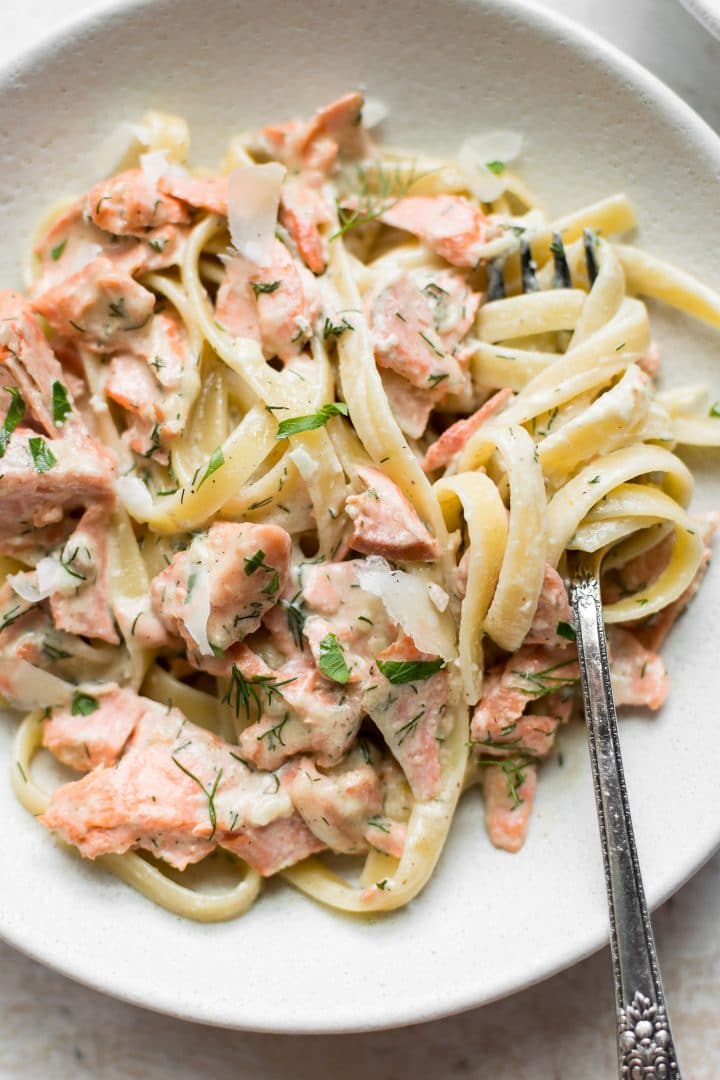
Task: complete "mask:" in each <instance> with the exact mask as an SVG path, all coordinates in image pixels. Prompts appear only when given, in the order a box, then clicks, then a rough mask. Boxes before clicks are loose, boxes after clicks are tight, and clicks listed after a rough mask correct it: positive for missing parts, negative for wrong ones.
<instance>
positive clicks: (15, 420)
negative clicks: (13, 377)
mask: <svg viewBox="0 0 720 1080" xmlns="http://www.w3.org/2000/svg"><path fill="white" fill-rule="evenodd" d="M3 390H6V391H7V392H8V394H9V395H10V404H9V405H8V411H7V414H6V416H5V419H4V420H3V426H2V427H1V428H0V457H4V456H5V451H6V450H7V444H8V443H9V442H10V436H11V435H12V433H13V431H14V430H15V428H16V427H17V426H18V424H19V423H20V421H21V420H22V418H23V416H24V415H25V399H24V398H23V396H22V394H21V393H20V391H19V390H18V388H17V387H16V386H3Z"/></svg>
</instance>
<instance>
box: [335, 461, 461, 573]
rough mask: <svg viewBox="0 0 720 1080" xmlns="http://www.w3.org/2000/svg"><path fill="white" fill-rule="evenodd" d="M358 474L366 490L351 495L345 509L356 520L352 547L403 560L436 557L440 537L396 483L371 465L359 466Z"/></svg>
mask: <svg viewBox="0 0 720 1080" xmlns="http://www.w3.org/2000/svg"><path fill="white" fill-rule="evenodd" d="M355 475H356V476H357V478H358V479H359V480H360V481H361V482H362V483H363V484H364V485H365V491H363V492H362V494H360V495H350V496H349V497H348V498H347V500H346V502H345V512H346V513H347V515H348V517H349V518H351V520H352V523H353V531H352V534H351V536H350V547H351V548H353V549H354V550H355V551H362V552H364V554H366V555H381V556H383V557H384V558H386V559H393V560H398V561H400V562H419V561H422V562H431V561H432V560H433V559H437V557H438V555H439V554H440V548H439V546H438V542H437V540H436V539H435V537H434V536H433V535H432V534H431V533H430V531H429V529H428V528H427V526H426V525H424V524H423V523H422V521H421V520H420V518H419V516H418V513H417V511H416V510H415V508H414V507H413V505H412V503H411V502H410V500H409V499H407V498H406V497H405V495H403V493H402V491H401V490H400V488H399V487H398V486H397V484H395V483H393V481H392V480H391V479H390V478H389V477H388V476H386V475H385V473H383V472H382V471H381V470H380V469H375V468H372V467H371V466H370V465H359V466H358V467H357V468H356V470H355Z"/></svg>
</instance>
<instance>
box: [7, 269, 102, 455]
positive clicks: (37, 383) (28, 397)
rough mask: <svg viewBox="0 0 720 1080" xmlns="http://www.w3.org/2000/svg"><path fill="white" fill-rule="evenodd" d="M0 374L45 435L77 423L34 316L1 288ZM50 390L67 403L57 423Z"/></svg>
mask: <svg viewBox="0 0 720 1080" xmlns="http://www.w3.org/2000/svg"><path fill="white" fill-rule="evenodd" d="M0 377H2V383H3V385H4V386H7V385H8V384H10V385H11V386H14V387H17V389H18V390H19V391H20V394H21V396H22V400H23V401H24V404H25V406H26V407H27V408H28V409H29V410H30V415H31V416H32V417H33V418H34V419H35V421H36V422H37V423H38V424H39V425H40V426H41V427H42V428H43V429H44V431H45V432H46V433H47V434H48V435H53V434H55V433H56V431H57V430H58V428H59V427H65V428H72V427H74V426H77V425H78V423H80V421H79V416H78V414H77V412H76V410H75V409H74V408H73V400H72V393H71V392H70V390H69V388H68V386H67V379H66V377H65V375H64V374H63V370H62V367H61V366H60V364H59V363H58V361H57V359H56V357H55V355H54V353H53V351H52V349H51V348H50V345H49V344H48V342H47V340H46V338H45V335H44V334H43V332H42V330H41V328H40V324H39V322H38V320H37V317H36V316H35V314H34V312H33V310H32V308H31V306H30V304H29V303H28V302H27V300H25V299H24V297H22V296H20V294H19V293H16V292H12V291H11V290H4V291H2V292H0ZM54 388H55V389H54ZM53 393H55V398H56V400H59V397H58V395H60V396H61V397H62V400H63V405H65V403H66V404H67V408H62V409H61V410H60V411H61V412H62V413H63V419H62V421H60V422H59V423H57V424H56V422H55V419H54V417H53ZM56 411H57V410H56ZM58 419H59V415H58ZM80 426H84V425H82V424H81V423H80Z"/></svg>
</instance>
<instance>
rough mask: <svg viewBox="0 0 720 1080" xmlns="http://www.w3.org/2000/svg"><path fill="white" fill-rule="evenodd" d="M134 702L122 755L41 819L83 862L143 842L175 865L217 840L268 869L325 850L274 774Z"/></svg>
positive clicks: (164, 711)
mask: <svg viewBox="0 0 720 1080" xmlns="http://www.w3.org/2000/svg"><path fill="white" fill-rule="evenodd" d="M126 693H130V692H129V691H126ZM137 700H138V702H139V709H140V716H139V718H138V719H137V722H136V724H135V727H134V730H133V733H132V735H131V736H130V738H129V739H128V741H127V742H126V744H125V748H124V751H123V753H122V756H121V757H120V758H119V759H118V760H117V761H116V763H115V765H114V766H113V767H112V768H107V767H104V766H102V765H100V766H98V767H97V768H95V769H93V771H92V772H90V773H88V775H87V776H85V777H83V778H82V779H81V780H77V781H75V782H73V783H70V784H65V785H64V786H63V787H61V788H59V789H58V790H57V791H55V792H53V795H52V796H51V798H50V804H49V806H48V809H47V811H46V813H45V814H44V815H43V817H42V818H41V819H40V820H41V821H42V822H43V824H44V825H46V826H47V827H48V828H50V829H52V830H54V831H56V832H58V833H59V834H60V835H61V836H62V838H63V839H64V840H66V841H67V842H68V843H71V844H74V845H75V846H76V847H77V848H78V849H79V851H80V853H81V854H82V855H84V856H85V857H86V858H91V859H94V858H97V857H98V856H99V855H103V854H106V853H109V852H115V853H122V852H124V851H128V850H129V849H130V848H143V849H145V850H147V851H150V852H152V854H153V855H154V856H155V857H156V858H159V859H164V860H165V861H166V862H168V863H169V864H170V865H171V866H174V867H176V868H177V869H179V870H182V869H184V868H185V867H186V866H187V865H188V864H190V863H193V862H198V861H199V860H200V859H202V858H204V857H205V856H206V855H208V854H209V853H210V852H211V851H212V850H213V848H214V847H215V846H216V845H218V844H219V845H221V846H223V847H227V848H228V849H229V850H234V851H238V850H239V849H240V853H241V854H242V857H243V858H245V859H246V860H247V861H248V862H249V863H250V865H255V866H256V867H257V869H258V870H259V871H260V872H261V873H265V874H268V873H274V872H275V871H276V870H277V869H279V868H281V867H282V866H287V865H289V864H290V863H292V862H294V861H297V860H298V859H301V858H305V856H306V855H307V854H309V853H310V851H317V850H319V849H320V848H321V846H322V845H321V844H320V842H319V841H317V840H316V838H314V837H312V835H311V834H309V833H308V831H307V830H306V829H305V828H304V827H301V822H300V821H299V819H298V816H297V814H296V813H295V811H294V809H293V806H292V803H291V801H290V799H289V797H288V795H287V793H286V792H285V791H283V789H282V787H281V784H280V782H279V779H278V778H277V777H275V776H273V775H271V774H268V773H262V772H251V771H250V769H249V768H248V767H247V766H246V765H244V764H243V762H242V761H240V760H239V759H238V758H237V757H236V756H234V754H233V748H232V746H230V745H229V744H228V743H226V742H224V741H223V740H222V739H220V738H219V737H218V736H216V735H213V734H212V733H211V732H209V731H206V730H205V729H203V728H199V727H197V726H196V725H195V724H192V723H190V722H189V721H188V720H187V719H186V717H185V716H183V714H182V713H181V712H180V710H179V709H175V708H166V707H165V706H163V705H159V704H158V703H157V702H154V701H150V700H148V699H146V698H138V699H137ZM99 712H100V710H99V709H98V710H96V712H95V713H91V714H90V715H89V716H88V717H87V719H88V720H90V719H91V718H92V716H97V714H98V713H99ZM101 720H102V718H101ZM83 733H84V734H85V735H87V734H89V732H88V731H87V730H85V731H84V732H83ZM63 752H64V753H68V752H70V751H69V748H68V747H67V745H66V744H64V751H63ZM283 822H284V823H285V825H284V827H283V825H282V824H281V823H283ZM255 852H257V857H256V856H255Z"/></svg>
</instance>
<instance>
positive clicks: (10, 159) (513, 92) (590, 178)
mask: <svg viewBox="0 0 720 1080" xmlns="http://www.w3.org/2000/svg"><path fill="white" fill-rule="evenodd" d="M355 86H360V87H362V88H366V89H367V90H368V92H370V93H372V94H373V95H376V96H379V97H381V98H382V99H383V100H384V101H385V102H386V104H387V105H388V106H389V109H390V119H389V122H388V123H387V125H386V136H387V138H388V140H389V141H394V142H401V143H402V144H404V145H406V146H408V147H413V148H417V149H418V150H423V149H425V150H432V151H434V152H436V151H439V152H442V151H451V150H453V149H454V148H455V147H456V146H457V145H458V143H459V141H460V140H461V139H462V137H464V136H465V135H466V134H468V133H470V132H473V131H479V130H483V129H487V128H495V127H502V128H511V129H516V130H519V131H522V132H523V133H524V134H525V140H526V141H525V152H524V154H523V159H522V162H521V167H522V172H523V174H524V175H525V177H526V178H527V179H528V181H529V182H530V183H531V184H532V185H533V186H534V187H535V188H536V189H537V191H538V192H539V193H540V195H541V197H542V198H543V199H544V200H545V202H546V204H547V206H548V208H549V210H550V211H551V212H564V211H568V210H571V209H573V208H576V207H579V206H581V205H582V204H584V203H586V202H589V201H591V200H593V199H595V198H598V197H600V196H603V195H606V194H608V193H611V192H613V191H616V190H625V191H627V192H628V193H629V194H630V195H631V197H632V198H633V200H634V201H635V203H636V205H637V207H638V212H639V220H640V232H639V241H640V242H641V243H642V244H643V245H644V246H645V247H647V248H648V249H649V250H651V251H653V252H656V253H658V254H660V255H664V256H667V257H671V258H673V259H674V260H675V261H676V262H677V263H679V264H680V265H681V266H683V267H685V268H686V269H688V270H692V271H693V272H695V273H697V274H698V275H699V276H701V277H702V278H704V279H705V280H707V281H708V282H710V283H713V284H714V285H715V286H720V255H719V254H718V246H717V244H715V243H712V242H708V222H710V221H713V220H715V219H716V217H717V180H718V176H719V175H720V143H719V142H718V140H717V138H715V137H714V136H713V135H712V134H711V133H710V131H709V129H707V128H706V127H705V126H704V125H703V124H702V123H701V122H700V121H699V120H698V119H697V118H696V117H695V116H694V115H693V114H692V113H691V112H690V111H689V110H688V109H687V108H686V107H684V106H683V105H682V104H681V103H680V102H679V101H678V100H677V99H676V98H674V97H673V95H672V94H671V93H670V92H669V91H667V90H665V89H664V88H663V87H661V86H660V84H658V83H657V82H655V81H654V80H653V79H652V78H651V77H650V76H648V75H647V74H646V73H643V72H642V71H641V70H640V69H639V68H637V66H636V65H634V64H632V63H631V62H630V61H626V60H625V59H623V58H622V57H621V56H620V54H618V53H616V52H614V51H613V50H610V49H609V48H606V47H604V46H602V45H601V44H600V43H599V42H597V41H595V40H593V39H591V38H590V37H589V36H588V35H586V34H584V33H582V32H580V31H577V30H575V29H573V28H572V27H571V26H570V25H569V24H566V23H564V22H562V21H560V20H558V19H556V18H554V17H550V16H547V15H545V14H543V13H541V12H540V11H538V10H535V9H529V8H525V7H524V6H521V5H519V4H517V3H515V2H512V3H510V2H508V3H502V2H500V0H478V2H474V3H471V2H463V0H446V2H445V3H444V4H438V3H437V2H436V0H415V2H413V3H412V4H411V3H396V4H387V3H384V2H381V0H361V2H359V3H357V4H354V5H353V7H352V11H350V9H348V8H346V7H344V6H342V5H338V4H337V3H335V2H333V0H316V2H315V4H313V5H298V4H296V3H294V2H292V0H277V2H276V3H275V4H273V6H272V8H270V9H268V11H267V12H265V13H263V14H262V15H261V13H260V12H259V11H258V8H257V5H255V4H251V3H249V2H248V0H204V2H203V3H202V4H201V5H198V4H197V3H196V2H195V0H154V2H146V3H136V4H129V5H127V4H126V5H123V6H122V8H118V9H115V10H111V11H110V12H109V13H108V12H107V11H105V12H103V14H102V16H98V17H94V18H91V19H89V20H86V21H83V22H82V23H78V24H76V25H75V26H74V27H73V28H72V29H70V30H69V31H68V32H66V33H65V34H64V35H62V36H61V37H59V38H57V39H54V40H53V41H52V42H51V43H49V44H48V45H46V46H44V47H43V48H41V49H38V50H36V51H35V52H33V53H31V54H29V55H28V56H27V57H26V58H24V59H23V60H21V61H20V62H19V63H18V64H17V65H15V66H14V67H13V68H12V69H8V70H6V71H5V72H4V73H2V74H0V158H1V159H2V161H3V168H2V170H0V226H1V227H2V234H3V244H2V247H1V248H0V280H1V281H2V282H3V284H5V285H12V284H19V283H20V281H19V278H20V273H19V268H20V266H21V262H22V259H23V257H24V255H25V252H26V249H27V244H28V237H29V235H30V233H31V231H32V229H33V227H34V225H35V224H36V222H37V220H38V218H39V217H40V216H41V215H42V214H43V213H44V212H45V210H46V208H47V207H48V206H49V205H50V204H52V203H53V202H54V201H56V200H57V199H58V198H60V197H64V196H68V195H72V194H74V193H77V192H79V191H81V190H82V189H83V188H84V187H86V186H88V184H89V183H90V182H91V181H93V180H94V179H96V177H97V169H98V164H97V162H98V149H99V147H100V145H101V144H102V142H103V140H104V139H105V138H106V136H107V135H108V133H109V132H110V131H111V130H112V129H113V128H114V126H115V125H116V124H117V123H119V122H120V121H122V120H128V119H134V118H136V117H139V116H140V115H141V114H142V113H143V112H144V111H145V110H146V109H148V108H158V109H163V110H166V111H170V112H179V113H183V114H184V115H185V116H186V117H187V118H188V120H189V122H190V125H191V130H192V136H193V157H194V160H195V161H196V162H197V163H212V162H213V161H214V160H215V159H217V158H219V157H220V155H221V153H222V150H223V146H224V143H225V140H226V138H227V137H228V136H229V135H230V134H231V133H232V132H233V131H236V130H238V129H242V128H245V127H249V126H252V125H257V124H260V123H262V122H264V121H272V120H279V119H284V118H289V117H291V116H294V115H299V114H302V113H304V112H308V111H311V110H312V109H313V108H314V107H316V106H317V105H318V104H320V103H322V102H324V101H325V100H330V99H331V98H332V97H333V95H336V94H338V93H339V92H342V91H344V90H346V89H349V88H352V87H355ZM656 327H657V336H658V339H659V341H660V344H661V349H662V354H663V357H664V360H665V365H664V366H665V370H666V372H667V380H668V381H669V382H673V381H679V380H682V381H697V380H699V379H704V380H706V381H709V382H711V383H712V381H713V380H714V381H715V385H716V386H717V385H718V377H717V374H716V371H715V368H713V367H712V364H713V362H714V355H713V354H714V352H716V350H717V344H718V339H717V334H715V335H713V334H711V333H710V332H709V331H707V330H705V329H703V328H701V327H698V326H695V325H691V324H690V323H688V322H687V321H686V320H685V319H683V318H681V317H679V316H672V315H670V314H668V313H667V312H658V313H657V322H656ZM688 460H689V461H690V463H691V465H692V467H693V468H694V469H697V472H698V505H699V506H703V505H704V506H710V505H711V504H712V502H713V498H714V499H715V501H716V502H717V493H718V489H717V484H716V483H715V484H714V481H713V469H714V468H715V467H716V466H717V464H718V458H717V455H714V456H713V455H711V454H710V453H707V454H694V455H692V457H689V458H688ZM713 484H714V486H713ZM719 589H720V575H719V574H718V572H717V568H715V569H711V572H710V574H709V577H708V584H707V585H706V586H705V588H704V590H703V591H702V593H701V595H700V597H699V598H698V600H697V601H696V602H695V604H694V605H693V608H692V613H691V615H689V616H688V617H687V618H685V619H683V620H682V622H681V623H680V625H679V626H678V628H677V631H676V633H675V635H674V637H673V638H672V641H671V642H670V644H669V647H668V649H667V654H666V658H667V662H668V666H669V668H670V672H671V676H672V680H673V690H672V695H671V699H670V701H669V703H668V705H667V706H666V708H665V709H664V710H663V711H662V713H661V715H660V716H658V717H656V718H653V719H651V718H649V717H647V716H643V715H637V716H631V717H629V718H627V719H625V721H624V722H623V727H622V735H623V747H624V750H625V754H626V768H627V774H628V785H629V789H630V796H631V800H632V805H633V810H634V815H635V821H636V829H637V834H638V844H639V849H640V855H641V859H642V864H643V869H644V873H645V880H646V886H647V891H648V894H649V897H650V899H651V901H653V902H657V901H658V900H659V899H660V898H661V897H663V896H665V895H667V894H668V893H669V892H671V891H672V890H673V889H674V888H676V887H677V886H678V885H679V884H680V883H681V882H682V881H683V880H684V879H685V878H686V877H687V876H688V875H689V874H690V873H692V872H693V870H694V869H696V868H697V866H698V865H699V864H700V863H701V862H702V861H703V860H704V859H705V858H706V857H707V856H708V855H709V853H710V852H711V851H712V850H713V849H714V847H715V846H716V845H717V843H718V841H719V840H720V787H719V786H718V785H716V784H710V783H703V784H702V794H700V793H699V792H698V790H697V786H698V747H709V746H712V745H714V742H715V738H716V732H715V721H714V717H713V711H714V710H713V707H712V703H713V702H714V700H715V699H716V696H717V695H716V690H715V687H714V667H715V666H716V664H717V655H716V645H715V644H714V643H715V641H717V633H718V631H719V630H720V616H719V615H718V610H719V607H720V605H718V603H717V600H718V599H719V597H718V590H719ZM708 705H710V706H711V707H710V708H708ZM11 726H12V725H11V723H10V722H9V721H8V722H5V721H2V722H1V723H0V758H2V760H3V761H5V762H8V761H9V745H10V737H11ZM561 750H562V754H563V763H562V765H561V764H560V761H559V759H558V757H557V756H556V757H555V758H554V759H553V760H551V761H549V762H548V764H547V765H546V766H545V767H544V769H543V772H542V776H541V782H540V785H539V797H538V803H537V810H536V815H535V819H534V821H533V823H532V826H531V830H530V836H529V840H528V842H527V845H526V847H525V848H524V850H523V851H522V853H521V854H520V855H518V856H515V857H510V856H508V855H505V854H503V853H499V852H496V851H494V850H493V849H492V848H491V847H490V845H489V843H488V841H487V839H486V837H485V834H484V827H483V823H482V807H481V804H480V801H479V799H478V798H476V797H474V796H473V795H472V794H471V795H470V796H469V797H468V798H467V799H466V801H465V802H464V803H463V805H462V808H461V811H460V813H459V815H458V819H457V823H456V826H455V828H454V830H453V833H452V837H451V840H450V843H449V844H448V847H447V850H446V852H445V854H444V855H443V858H442V861H441V864H440V866H439V868H438V871H437V873H436V875H435V877H434V879H433V881H432V882H431V884H430V886H429V887H428V888H427V889H426V891H425V892H424V893H423V895H422V896H421V897H420V898H419V899H418V900H417V901H415V902H414V903H413V904H412V905H411V907H410V908H409V909H407V910H405V911H403V912H400V913H399V914H397V915H395V916H393V917H386V918H378V919H375V920H372V921H369V922H361V921H358V920H353V919H346V918H342V917H339V916H336V915H334V914H332V913H329V912H328V911H325V910H324V909H322V908H320V907H317V906H315V905H314V904H313V903H312V902H310V901H306V900H305V899H303V898H302V897H300V896H299V895H297V894H295V893H294V892H293V891H292V890H291V889H290V888H289V887H285V886H283V885H282V884H272V885H271V886H270V887H268V889H267V890H266V894H265V895H264V897H263V898H262V900H261V902H260V903H258V904H257V905H256V907H255V908H254V909H253V910H252V911H251V912H250V914H249V915H247V916H246V917H244V918H243V919H241V920H239V921H237V922H234V923H229V924H224V925H217V926H200V925H196V924H192V923H189V922H184V921H182V920H181V919H179V918H176V917H174V916H171V915H168V914H167V913H165V912H163V911H161V910H160V909H158V908H155V907H153V906H152V905H151V904H149V903H148V902H147V901H145V900H144V899H143V898H142V897H140V896H138V895H136V894H135V893H134V892H133V891H132V890H130V889H128V888H126V887H125V886H124V885H123V884H121V883H120V882H118V881H116V880H114V879H112V878H110V877H107V876H105V875H104V874H102V873H101V872H99V871H96V870H94V869H93V868H92V867H91V866H89V865H87V864H82V863H80V862H79V860H77V859H74V858H72V857H71V856H69V855H68V854H66V853H64V852H62V851H61V850H60V849H58V848H56V847H55V846H54V845H53V843H52V841H51V840H50V838H49V837H48V835H47V834H46V833H45V831H44V830H42V829H41V828H39V827H38V826H37V825H36V824H35V822H33V820H32V818H30V817H29V816H27V815H26V814H25V812H24V811H22V810H21V809H20V807H19V806H18V805H17V804H16V803H15V801H14V798H13V796H12V793H11V791H10V788H9V785H8V784H7V783H3V784H2V785H0V814H2V817H3V820H4V821H5V844H6V866H8V867H12V873H9V874H8V875H6V881H5V883H4V885H3V889H2V895H1V896H0V933H1V934H2V935H3V936H5V937H6V938H7V939H8V940H9V941H10V942H12V943H13V944H15V945H17V946H18V947H19V948H21V949H23V950H25V951H27V952H29V953H31V954H32V955H34V956H36V957H37V958H38V959H41V960H43V961H44V962H46V963H48V964H51V965H53V966H55V967H57V968H59V969H61V970H63V971H64V972H66V973H67V974H69V975H71V976H73V977H76V978H78V979H81V980H83V981H85V982H87V983H90V984H92V985H94V986H96V987H98V988H100V989H103V990H106V991H108V992H110V993H113V994H116V995H118V996H121V997H125V998H128V999H131V1000H133V1001H135V1002H137V1003H139V1004H143V1005H146V1006H149V1007H153V1008H157V1009H161V1010H163V1011H168V1012H173V1013H177V1014H179V1015H182V1016H185V1017H188V1018H193V1019H197V1020H201V1021H205V1022H210V1023H218V1024H224V1025H228V1026H237V1027H245V1028H255V1029H264V1030H278V1031H329V1030H348V1029H361V1028H370V1027H381V1026H390V1025H394V1024H403V1023H410V1022H413V1021H418V1020H422V1019H426V1018H429V1017H431V1016H437V1015H441V1014H443V1013H447V1012H450V1011H453V1010H455V1009H460V1008H464V1007H469V1006H471V1005H474V1004H479V1003H482V1002H484V1001H488V1000H490V999H492V998H494V997H497V996H499V995H502V994H504V993H506V992H510V991H511V990H514V989H517V988H519V987H521V986H523V985H526V984H528V983H530V982H532V981H533V980H535V979H538V978H541V977H542V976H544V975H546V974H549V973H550V972H551V971H553V970H556V969H558V968H559V967H562V966H563V965H566V964H569V963H571V962H572V961H574V960H576V959H578V958H579V957H580V956H582V955H584V954H585V953H587V952H589V951H591V950H592V949H594V948H596V947H597V946H599V945H600V944H601V942H602V941H603V940H604V938H605V936H606V919H607V916H606V909H605V899H604V892H603V880H602V871H601V862H600V852H599V848H598V840H597V826H596V822H595V817H594V808H593V801H592V791H591V785H590V778H589V770H588V766H587V762H586V749H585V745H584V737H583V732H582V730H580V729H579V728H578V730H576V731H574V732H570V733H568V735H567V737H564V738H563V740H562V743H561ZM48 899H51V905H50V907H48ZM50 912H51V917H49V913H50Z"/></svg>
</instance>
